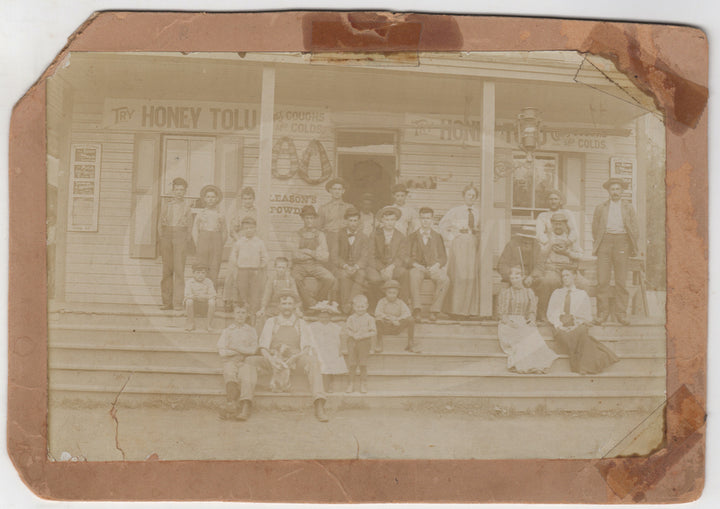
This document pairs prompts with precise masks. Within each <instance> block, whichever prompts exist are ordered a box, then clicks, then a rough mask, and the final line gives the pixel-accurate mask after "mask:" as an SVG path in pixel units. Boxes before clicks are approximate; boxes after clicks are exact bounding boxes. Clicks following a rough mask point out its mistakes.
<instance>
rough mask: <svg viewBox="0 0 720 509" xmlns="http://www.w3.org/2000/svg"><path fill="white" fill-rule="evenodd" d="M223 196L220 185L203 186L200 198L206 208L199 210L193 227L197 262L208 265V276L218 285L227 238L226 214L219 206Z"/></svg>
mask: <svg viewBox="0 0 720 509" xmlns="http://www.w3.org/2000/svg"><path fill="white" fill-rule="evenodd" d="M222 198H223V195H222V191H221V190H220V188H219V187H217V186H214V185H212V184H210V185H207V186H205V187H203V188H202V189H201V190H200V199H201V200H202V202H203V204H204V205H205V208H203V209H202V210H201V211H200V212H198V214H197V216H196V217H195V222H194V223H193V227H192V237H193V240H194V241H195V246H196V248H197V251H196V255H197V262H198V263H202V264H205V265H207V266H208V277H209V278H210V279H212V282H213V284H214V285H215V286H216V287H217V282H218V279H217V277H218V272H220V262H221V261H222V255H223V247H224V246H225V240H226V239H227V225H226V224H225V216H224V215H223V214H222V212H221V211H220V209H219V208H218V205H219V204H220V202H221V201H222Z"/></svg>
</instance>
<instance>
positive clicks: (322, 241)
mask: <svg viewBox="0 0 720 509" xmlns="http://www.w3.org/2000/svg"><path fill="white" fill-rule="evenodd" d="M300 217H301V218H302V220H303V223H304V225H305V226H303V227H302V228H300V230H298V232H297V234H296V237H295V239H296V240H295V245H294V246H293V252H292V253H293V267H292V270H291V274H292V276H293V277H294V278H295V282H296V283H297V289H298V292H299V293H300V298H301V299H302V302H303V304H304V305H305V308H306V309H308V310H309V309H310V308H312V307H313V306H314V305H315V304H317V303H318V301H321V300H328V297H329V295H330V292H331V291H332V290H333V288H334V287H335V276H333V275H332V272H330V271H329V270H328V269H326V268H325V266H324V264H326V263H327V261H328V259H329V257H330V252H329V251H328V244H327V240H326V238H325V234H324V233H323V232H321V231H320V230H319V229H318V228H317V226H316V222H317V217H318V215H317V212H315V207H313V206H312V205H305V206H304V207H303V208H302V211H301V212H300ZM307 277H313V278H315V279H316V281H317V287H316V289H315V291H314V292H311V291H310V287H309V286H308V285H307V283H306V281H305V278H307Z"/></svg>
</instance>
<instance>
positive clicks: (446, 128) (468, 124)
mask: <svg viewBox="0 0 720 509" xmlns="http://www.w3.org/2000/svg"><path fill="white" fill-rule="evenodd" d="M405 126H406V127H405V132H404V135H405V136H404V139H405V141H406V142H411V143H442V144H446V145H466V146H473V147H480V146H482V118H480V117H467V118H465V117H462V116H459V115H457V116H452V115H405Z"/></svg>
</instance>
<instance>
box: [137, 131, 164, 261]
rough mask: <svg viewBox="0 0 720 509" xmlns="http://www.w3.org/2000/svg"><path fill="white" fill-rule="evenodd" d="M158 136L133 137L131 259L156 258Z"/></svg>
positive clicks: (158, 169)
mask: <svg viewBox="0 0 720 509" xmlns="http://www.w3.org/2000/svg"><path fill="white" fill-rule="evenodd" d="M160 148H161V147H160V135H159V134H137V135H135V158H134V163H133V182H132V216H131V218H130V257H131V258H155V257H156V256H157V235H158V234H157V221H158V214H159V213H160V210H159V209H160V207H159V203H158V199H159V196H160V190H159V188H158V185H159V182H160V160H161V158H160Z"/></svg>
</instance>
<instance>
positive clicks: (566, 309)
mask: <svg viewBox="0 0 720 509" xmlns="http://www.w3.org/2000/svg"><path fill="white" fill-rule="evenodd" d="M570 293H571V291H570V288H568V291H567V293H566V294H565V305H564V306H563V313H565V314H566V315H569V314H570Z"/></svg>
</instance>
